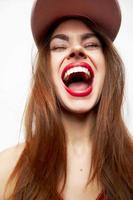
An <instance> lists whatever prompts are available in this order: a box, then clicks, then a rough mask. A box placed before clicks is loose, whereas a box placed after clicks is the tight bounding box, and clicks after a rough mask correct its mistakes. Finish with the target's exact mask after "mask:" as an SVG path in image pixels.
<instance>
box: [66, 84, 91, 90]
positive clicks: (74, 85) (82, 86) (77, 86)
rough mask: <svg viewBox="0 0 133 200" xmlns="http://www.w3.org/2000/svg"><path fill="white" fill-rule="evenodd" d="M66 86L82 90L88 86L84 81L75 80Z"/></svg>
mask: <svg viewBox="0 0 133 200" xmlns="http://www.w3.org/2000/svg"><path fill="white" fill-rule="evenodd" d="M68 87H69V88H70V89H71V90H74V91H83V90H85V89H86V88H87V87H88V84H87V83H85V82H76V83H71V84H70V85H69V86H68Z"/></svg>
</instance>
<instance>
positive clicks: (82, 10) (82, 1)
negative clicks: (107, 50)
mask: <svg viewBox="0 0 133 200" xmlns="http://www.w3.org/2000/svg"><path fill="white" fill-rule="evenodd" d="M68 16H82V17H86V18H88V19H89V20H91V21H92V22H94V23H95V24H97V25H98V26H100V28H101V29H102V30H103V31H104V33H105V34H106V35H108V37H109V38H110V39H111V40H112V41H114V39H115V38H116V36H117V33H118V31H119V28H120V24H121V10H120V6H119V4H118V1H117V0H36V1H35V2H34V5H33V8H32V14H31V29H32V33H33V38H34V40H35V42H36V44H37V45H38V44H39V43H40V42H41V40H42V38H43V37H44V36H45V34H46V32H47V31H48V29H49V28H50V26H51V24H53V23H54V22H55V21H57V20H58V19H61V18H62V17H68Z"/></svg>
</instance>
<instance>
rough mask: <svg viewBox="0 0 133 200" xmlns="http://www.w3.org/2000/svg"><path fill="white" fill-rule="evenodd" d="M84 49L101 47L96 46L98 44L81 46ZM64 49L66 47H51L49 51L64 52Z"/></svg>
mask: <svg viewBox="0 0 133 200" xmlns="http://www.w3.org/2000/svg"><path fill="white" fill-rule="evenodd" d="M83 47H84V48H86V49H87V48H89V49H90V48H98V47H101V45H100V44H98V43H89V44H87V45H84V46H83ZM65 49H67V47H65V46H53V47H52V48H51V49H50V50H52V51H57V50H58V51H62V50H65Z"/></svg>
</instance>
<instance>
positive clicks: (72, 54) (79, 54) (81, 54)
mask: <svg viewBox="0 0 133 200" xmlns="http://www.w3.org/2000/svg"><path fill="white" fill-rule="evenodd" d="M73 57H81V58H84V59H85V58H86V57H87V56H86V55H85V54H84V53H83V52H81V51H79V52H72V53H70V55H69V58H73Z"/></svg>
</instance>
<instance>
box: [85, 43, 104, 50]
mask: <svg viewBox="0 0 133 200" xmlns="http://www.w3.org/2000/svg"><path fill="white" fill-rule="evenodd" d="M100 47H101V45H100V44H98V43H89V44H85V45H84V48H86V49H96V48H100Z"/></svg>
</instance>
